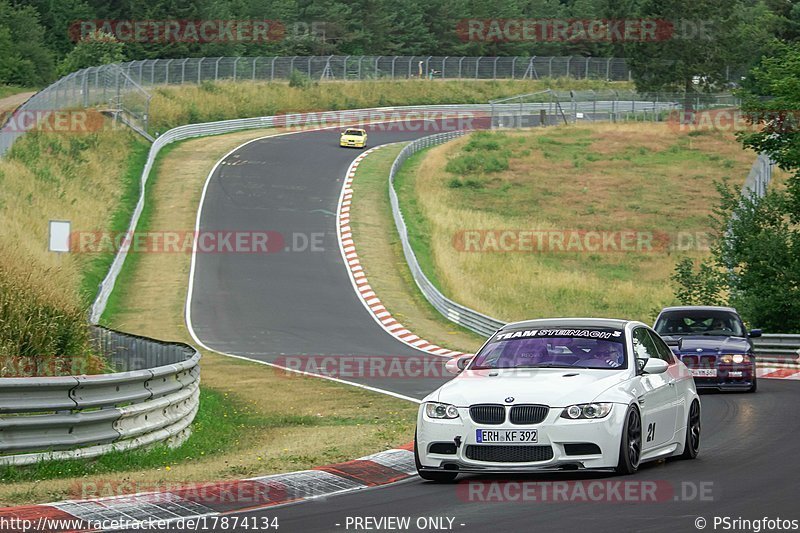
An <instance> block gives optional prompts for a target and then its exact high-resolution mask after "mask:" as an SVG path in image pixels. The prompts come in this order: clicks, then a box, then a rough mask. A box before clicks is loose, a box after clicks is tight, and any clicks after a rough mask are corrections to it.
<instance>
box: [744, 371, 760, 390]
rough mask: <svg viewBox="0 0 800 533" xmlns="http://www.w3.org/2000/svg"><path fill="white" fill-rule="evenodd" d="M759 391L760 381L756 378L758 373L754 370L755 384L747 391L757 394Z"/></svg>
mask: <svg viewBox="0 0 800 533" xmlns="http://www.w3.org/2000/svg"><path fill="white" fill-rule="evenodd" d="M757 390H758V379H757V378H756V372H755V370H753V384H752V385H751V386H750V388H749V389H747V392H755V391H757Z"/></svg>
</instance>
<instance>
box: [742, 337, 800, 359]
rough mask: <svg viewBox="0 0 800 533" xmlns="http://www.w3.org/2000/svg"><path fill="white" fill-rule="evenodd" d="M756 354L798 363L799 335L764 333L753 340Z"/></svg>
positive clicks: (799, 355) (799, 352)
mask: <svg viewBox="0 0 800 533" xmlns="http://www.w3.org/2000/svg"><path fill="white" fill-rule="evenodd" d="M753 346H754V347H755V349H756V353H759V354H764V355H766V356H784V357H781V359H782V360H784V361H785V360H794V361H795V362H800V335H791V334H782V333H765V334H764V335H762V336H761V337H758V338H755V339H753Z"/></svg>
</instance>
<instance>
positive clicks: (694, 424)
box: [681, 400, 700, 459]
mask: <svg viewBox="0 0 800 533" xmlns="http://www.w3.org/2000/svg"><path fill="white" fill-rule="evenodd" d="M699 452H700V402H698V401H697V400H695V401H693V402H692V406H691V407H690V408H689V416H688V417H687V419H686V436H685V437H684V443H683V454H681V459H694V458H695V457H697V454H698V453H699Z"/></svg>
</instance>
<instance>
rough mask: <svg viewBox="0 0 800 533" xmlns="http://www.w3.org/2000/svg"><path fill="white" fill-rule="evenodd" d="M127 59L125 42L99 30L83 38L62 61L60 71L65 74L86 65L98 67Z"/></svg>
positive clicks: (59, 66)
mask: <svg viewBox="0 0 800 533" xmlns="http://www.w3.org/2000/svg"><path fill="white" fill-rule="evenodd" d="M124 60H125V44H124V43H121V42H119V41H117V39H116V38H114V36H113V35H108V34H106V33H103V32H100V31H97V32H94V33H92V34H90V35H87V36H86V37H84V38H83V39H81V40H80V41H79V42H78V44H77V45H75V48H73V49H72V50H71V51H70V52H69V53H68V54H67V55H66V57H64V59H63V60H62V61H61V63H60V64H59V65H58V73H59V74H60V75H61V76H65V75H67V74H69V73H71V72H75V71H76V70H80V69H82V68H86V67H96V66H99V65H107V64H109V63H119V62H122V61H124Z"/></svg>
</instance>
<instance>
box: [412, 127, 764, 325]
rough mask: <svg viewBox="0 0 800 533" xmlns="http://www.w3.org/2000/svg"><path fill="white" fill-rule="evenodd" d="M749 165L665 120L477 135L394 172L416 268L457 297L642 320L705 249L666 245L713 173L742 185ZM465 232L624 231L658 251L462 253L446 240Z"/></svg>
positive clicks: (502, 313)
mask: <svg viewBox="0 0 800 533" xmlns="http://www.w3.org/2000/svg"><path fill="white" fill-rule="evenodd" d="M498 161H500V162H501V163H503V164H498V163H497V162H498ZM506 161H507V165H506V164H505V163H506ZM751 164H752V155H751V154H748V153H746V152H743V151H742V150H741V147H740V146H739V145H738V143H737V142H736V140H735V139H734V138H733V136H732V135H730V134H729V133H726V132H707V133H705V134H704V135H691V136H690V135H688V134H686V133H685V132H677V131H673V130H671V129H670V128H668V127H667V126H666V125H663V124H660V125H658V124H643V123H622V124H616V125H615V124H595V125H591V126H583V125H581V126H574V127H557V128H546V129H541V128H539V129H535V130H529V131H519V132H513V131H507V132H478V133H473V134H471V135H470V136H469V137H467V138H464V139H461V140H459V141H455V142H453V143H451V144H448V145H446V146H442V147H436V148H432V149H429V150H427V151H426V152H423V153H422V154H417V155H416V156H415V157H414V158H412V159H411V160H410V161H409V162H408V163H407V164H406V165H404V167H403V168H401V169H400V172H399V177H400V180H399V183H400V185H401V187H399V191H398V192H399V195H400V204H401V207H402V209H403V212H404V214H406V223H407V225H408V229H409V234H410V236H411V243H412V247H413V248H414V251H415V253H416V255H417V257H418V258H419V261H420V264H421V266H422V268H423V270H424V271H425V273H426V275H428V276H429V277H430V278H431V279H432V280H434V282H435V284H436V286H437V287H438V288H439V289H440V290H442V292H444V294H446V295H447V296H449V297H450V298H452V299H454V300H455V301H458V302H460V303H462V304H464V305H467V306H468V307H471V308H473V309H476V310H478V311H481V312H483V313H486V314H488V315H490V316H494V317H497V318H499V319H504V320H522V319H527V318H536V317H544V316H617V317H628V318H636V319H640V320H644V321H650V320H652V318H653V312H654V311H658V309H660V307H662V306H665V305H669V304H671V303H673V301H674V294H672V290H671V287H670V284H669V281H668V280H669V275H670V273H671V272H672V270H673V268H674V265H675V261H676V259H678V258H679V257H681V256H683V255H687V254H688V255H690V256H692V257H701V256H703V254H704V253H706V252H705V251H704V250H703V249H693V250H689V251H682V250H675V249H673V248H670V247H669V246H670V244H672V245H674V244H675V243H676V242H678V241H676V240H675V239H677V238H678V237H681V238H682V239H685V237H686V235H688V233H689V232H691V233H692V234H694V232H698V233H700V234H704V233H705V232H708V231H709V215H710V214H711V212H712V209H713V206H714V203H715V198H716V193H715V189H714V187H713V183H714V181H715V180H721V179H725V178H733V179H740V180H743V179H744V176H745V175H746V174H747V172H748V170H749V168H750V165H751ZM465 229H470V230H486V231H488V232H489V233H494V234H495V235H497V232H498V231H503V230H512V231H513V230H521V231H523V232H530V231H533V232H534V233H536V232H538V234H539V235H545V238H547V237H546V236H547V235H549V234H551V232H556V235H557V236H558V235H561V236H562V237H567V236H569V237H570V239H571V238H573V237H576V236H578V235H579V233H580V232H586V231H601V232H604V234H605V235H609V234H611V235H613V234H620V233H619V232H628V231H633V232H636V233H635V235H639V236H642V238H644V239H645V242H648V241H649V242H653V243H654V244H655V246H656V247H655V248H653V249H650V250H648V249H645V250H643V251H634V250H629V251H619V250H617V251H614V250H613V249H609V250H606V251H605V252H603V251H599V252H598V251H595V250H591V249H585V250H582V251H563V250H562V251H558V250H547V249H542V250H536V249H533V250H531V249H527V250H524V251H519V250H514V251H507V252H506V253H503V252H502V250H498V249H497V248H494V249H493V248H491V247H488V246H487V248H485V249H478V250H471V251H469V252H468V251H464V250H463V249H462V248H460V247H458V246H457V245H454V242H456V241H454V238H455V237H456V236H458V235H460V234H461V232H462V231H463V230H465ZM706 238H707V237H706ZM681 242H685V241H681ZM498 279H502V280H503V281H502V282H499V281H498ZM416 333H417V334H419V335H424V331H423V332H416Z"/></svg>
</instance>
